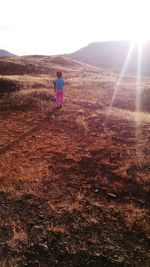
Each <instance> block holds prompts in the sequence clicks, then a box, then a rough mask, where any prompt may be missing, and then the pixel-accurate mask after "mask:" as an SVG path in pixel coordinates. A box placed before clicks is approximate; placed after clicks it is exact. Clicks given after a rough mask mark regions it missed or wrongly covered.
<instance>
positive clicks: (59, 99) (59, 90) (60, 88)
mask: <svg viewBox="0 0 150 267" xmlns="http://www.w3.org/2000/svg"><path fill="white" fill-rule="evenodd" d="M56 75H57V79H55V80H54V90H55V93H56V106H57V108H61V107H62V106H63V95H64V79H63V77H62V72H61V71H57V73H56Z"/></svg>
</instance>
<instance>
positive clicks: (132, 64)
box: [70, 41, 150, 76]
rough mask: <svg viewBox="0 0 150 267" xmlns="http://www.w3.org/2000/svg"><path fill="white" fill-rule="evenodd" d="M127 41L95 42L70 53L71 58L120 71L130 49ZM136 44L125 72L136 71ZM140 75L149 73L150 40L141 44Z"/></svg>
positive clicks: (134, 72)
mask: <svg viewBox="0 0 150 267" xmlns="http://www.w3.org/2000/svg"><path fill="white" fill-rule="evenodd" d="M130 46H131V42H129V41H112V42H97V43H92V44H89V45H88V46H86V47H83V48H82V49H80V50H78V51H76V52H74V53H72V54H71V55H70V57H71V58H73V59H76V60H79V61H81V62H85V63H88V64H91V65H94V66H97V67H103V68H108V69H112V70H114V71H117V72H121V70H122V68H123V66H124V63H125V61H126V58H127V54H128V51H129V49H130ZM138 54H139V51H138V44H135V46H134V48H133V50H132V52H131V54H130V58H129V61H128V64H127V66H126V73H130V74H136V73H137V62H138ZM141 73H142V75H145V76H146V75H148V76H149V75H150V42H149V41H147V42H146V43H145V44H143V49H142V57H141Z"/></svg>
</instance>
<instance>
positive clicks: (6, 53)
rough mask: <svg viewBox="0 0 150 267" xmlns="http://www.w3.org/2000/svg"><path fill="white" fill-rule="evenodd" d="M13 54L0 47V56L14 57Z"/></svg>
mask: <svg viewBox="0 0 150 267" xmlns="http://www.w3.org/2000/svg"><path fill="white" fill-rule="evenodd" d="M15 56H16V55H15V54H12V53H10V52H8V51H6V50H4V49H0V57H15Z"/></svg>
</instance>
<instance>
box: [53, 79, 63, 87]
mask: <svg viewBox="0 0 150 267" xmlns="http://www.w3.org/2000/svg"><path fill="white" fill-rule="evenodd" d="M54 87H55V89H58V90H63V89H64V79H63V78H57V79H56V80H54Z"/></svg>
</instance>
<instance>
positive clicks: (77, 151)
mask: <svg viewBox="0 0 150 267" xmlns="http://www.w3.org/2000/svg"><path fill="white" fill-rule="evenodd" d="M20 60H21V61H20V62H19V61H18V63H17V62H16V61H15V63H16V64H19V63H20V64H23V63H22V61H23V62H24V64H28V63H29V62H30V64H32V65H33V66H34V68H36V67H37V66H38V67H39V69H40V68H41V69H42V67H41V66H44V65H45V64H46V60H48V62H50V59H45V58H43V57H32V59H31V57H30V58H26V59H22V58H21V59H20ZM52 60H53V63H51V68H50V65H47V66H48V68H47V66H46V68H47V70H45V71H48V70H49V71H50V72H48V74H46V72H45V74H43V73H41V74H37V73H34V72H33V73H31V75H29V74H23V75H21V74H20V75H19V74H17V75H3V76H2V77H1V79H5V80H7V79H8V81H9V82H10V81H11V82H12V83H13V82H14V83H18V84H19V86H20V87H19V90H18V89H17V90H16V92H15V93H14V91H13V94H10V93H7V94H6V95H4V97H3V98H2V99H0V125H1V135H0V155H1V161H0V216H1V220H0V266H3V267H8V266H11V267H16V266H17V267H22V266H29V267H39V266H41V267H49V266H51V267H59V266H62V267H69V266H71V267H78V266H79V267H80V266H88V267H93V266H94V267H99V266H103V267H125V266H127V267H129V266H130V267H133V266H134V267H148V266H149V262H150V253H149V239H150V235H149V218H150V211H149V189H150V177H149V166H150V159H149V155H150V149H149V141H150V135H149V133H150V131H149V130H150V114H149V113H148V112H147V113H144V112H140V111H137V110H136V105H135V101H136V97H137V96H136V94H135V92H136V89H135V88H136V79H135V77H132V76H130V77H129V76H126V77H125V78H124V79H123V80H122V83H121V86H120V87H119V89H118V91H117V93H116V99H115V101H114V103H113V105H112V103H111V101H112V98H113V94H114V90H115V88H116V84H117V81H118V76H117V75H116V74H114V73H113V72H110V71H105V70H103V69H99V68H94V67H92V66H89V65H85V64H82V63H78V62H74V61H73V62H72V63H71V61H69V64H68V63H67V64H66V61H65V60H64V59H62V58H61V57H59V58H53V59H52ZM61 60H62V61H61ZM63 60H64V61H63ZM60 62H61V63H62V62H63V64H61V63H60ZM67 62H68V61H67ZM47 64H49V63H47ZM25 67H27V66H25ZM58 68H59V69H62V70H63V74H64V78H65V102H64V107H63V108H62V109H56V107H55V102H54V92H53V83H52V81H53V78H54V73H53V72H52V71H51V69H52V70H53V71H56V70H57V69H58ZM142 84H143V89H142V90H143V91H145V90H147V91H148V92H149V91H150V90H149V88H150V79H148V78H143V80H142ZM110 107H111V110H110Z"/></svg>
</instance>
